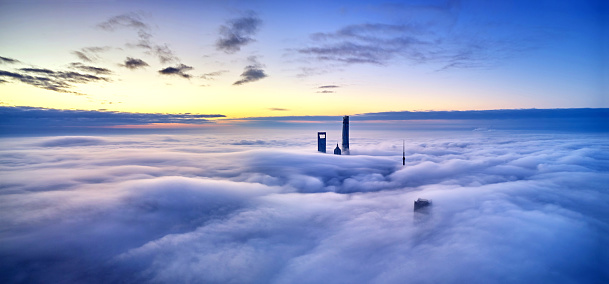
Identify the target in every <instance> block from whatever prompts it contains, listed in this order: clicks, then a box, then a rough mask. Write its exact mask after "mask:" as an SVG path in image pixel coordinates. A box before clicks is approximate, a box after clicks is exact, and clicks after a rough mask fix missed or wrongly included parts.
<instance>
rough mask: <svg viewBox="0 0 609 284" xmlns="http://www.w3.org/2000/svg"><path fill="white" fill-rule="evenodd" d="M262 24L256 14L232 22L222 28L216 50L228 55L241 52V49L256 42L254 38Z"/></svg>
mask: <svg viewBox="0 0 609 284" xmlns="http://www.w3.org/2000/svg"><path fill="white" fill-rule="evenodd" d="M261 23H262V20H260V19H259V18H258V17H257V16H256V15H255V14H254V13H250V14H249V15H247V16H245V17H241V18H237V19H233V20H230V21H229V22H228V23H227V24H226V25H223V26H221V27H220V38H219V39H218V41H217V43H216V48H217V49H218V50H222V51H224V52H226V53H235V52H237V51H239V50H241V47H243V46H245V45H247V44H249V43H251V42H253V41H254V38H253V36H254V35H255V34H256V32H257V31H258V28H259V26H260V24H261Z"/></svg>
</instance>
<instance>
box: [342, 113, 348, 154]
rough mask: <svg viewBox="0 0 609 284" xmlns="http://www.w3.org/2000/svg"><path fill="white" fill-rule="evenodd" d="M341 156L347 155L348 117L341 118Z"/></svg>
mask: <svg viewBox="0 0 609 284" xmlns="http://www.w3.org/2000/svg"><path fill="white" fill-rule="evenodd" d="M343 154H345V155H349V116H348V115H345V116H343Z"/></svg>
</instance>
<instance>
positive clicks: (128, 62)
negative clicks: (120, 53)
mask: <svg viewBox="0 0 609 284" xmlns="http://www.w3.org/2000/svg"><path fill="white" fill-rule="evenodd" d="M120 66H123V67H125V68H128V69H131V70H135V69H138V68H144V67H146V66H149V65H148V63H146V62H144V60H141V59H137V58H131V57H127V58H126V59H125V63H124V64H121V65H120Z"/></svg>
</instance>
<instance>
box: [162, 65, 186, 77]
mask: <svg viewBox="0 0 609 284" xmlns="http://www.w3.org/2000/svg"><path fill="white" fill-rule="evenodd" d="M192 69H193V68H192V67H191V66H186V65H184V64H180V65H178V66H176V67H167V68H165V69H161V70H159V73H160V74H162V75H177V76H181V77H183V78H186V79H190V77H192V75H190V74H186V72H187V71H190V70H192Z"/></svg>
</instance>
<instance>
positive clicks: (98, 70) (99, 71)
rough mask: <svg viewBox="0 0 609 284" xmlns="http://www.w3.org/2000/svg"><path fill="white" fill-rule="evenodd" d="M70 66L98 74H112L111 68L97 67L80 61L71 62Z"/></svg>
mask: <svg viewBox="0 0 609 284" xmlns="http://www.w3.org/2000/svg"><path fill="white" fill-rule="evenodd" d="M70 68H74V69H78V70H81V71H84V72H89V73H94V74H96V75H110V74H112V71H111V70H110V69H106V68H101V67H95V66H90V65H84V64H82V63H80V62H74V63H70Z"/></svg>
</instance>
